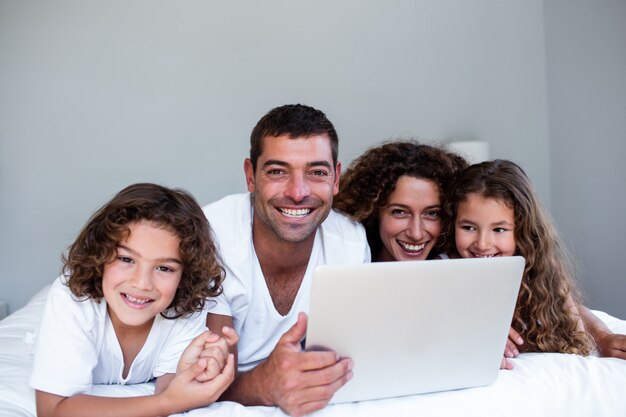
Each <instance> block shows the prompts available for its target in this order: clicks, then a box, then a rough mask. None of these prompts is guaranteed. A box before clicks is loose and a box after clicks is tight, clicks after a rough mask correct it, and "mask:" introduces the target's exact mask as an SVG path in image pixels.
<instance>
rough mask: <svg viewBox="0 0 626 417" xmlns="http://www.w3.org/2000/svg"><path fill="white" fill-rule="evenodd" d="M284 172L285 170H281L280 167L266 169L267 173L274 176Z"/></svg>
mask: <svg viewBox="0 0 626 417" xmlns="http://www.w3.org/2000/svg"><path fill="white" fill-rule="evenodd" d="M284 173H285V171H284V170H282V169H279V168H274V169H270V170H268V171H267V175H274V176H276V175H281V174H284Z"/></svg>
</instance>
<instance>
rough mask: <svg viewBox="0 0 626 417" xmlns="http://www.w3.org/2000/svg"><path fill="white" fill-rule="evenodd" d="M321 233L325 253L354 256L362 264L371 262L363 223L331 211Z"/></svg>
mask: <svg viewBox="0 0 626 417" xmlns="http://www.w3.org/2000/svg"><path fill="white" fill-rule="evenodd" d="M320 232H321V238H322V243H323V245H324V248H325V252H327V253H330V252H335V251H336V252H337V253H342V254H344V255H349V257H352V255H354V257H355V259H358V260H360V261H361V262H363V261H365V262H369V253H370V252H369V246H368V244H367V237H366V235H365V228H364V227H363V225H362V224H361V223H359V222H356V221H354V220H351V219H350V218H348V217H347V216H345V215H344V214H341V213H339V212H336V211H335V210H331V211H330V213H329V214H328V217H327V218H326V220H324V222H323V223H322V225H321V226H320Z"/></svg>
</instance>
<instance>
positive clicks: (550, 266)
mask: <svg viewBox="0 0 626 417" xmlns="http://www.w3.org/2000/svg"><path fill="white" fill-rule="evenodd" d="M473 193H476V194H479V195H481V196H483V197H485V198H492V199H496V200H499V201H502V202H504V203H505V204H506V205H507V206H508V207H510V208H511V209H512V210H513V213H514V222H515V226H514V234H515V242H516V253H517V254H519V255H521V256H523V257H524V258H525V259H526V265H525V268H524V274H523V277H522V284H521V288H520V292H519V295H518V298H517V305H516V307H515V313H514V316H513V323H512V326H513V328H515V330H517V331H518V332H519V333H520V334H521V335H522V337H523V338H524V341H525V343H526V345H527V350H529V351H539V352H560V353H575V354H581V355H587V354H589V352H590V351H591V350H592V349H593V342H592V339H591V338H590V336H589V335H588V334H587V333H586V332H585V331H584V330H581V327H580V316H579V315H578V313H577V311H575V309H576V304H575V303H576V302H577V301H578V300H579V299H580V293H579V291H578V290H577V288H576V285H575V282H574V269H573V262H572V259H571V257H570V255H569V252H568V251H567V249H566V248H565V246H564V245H563V243H562V241H561V239H560V238H559V235H558V233H557V231H556V229H555V227H554V226H553V222H552V220H551V218H550V216H549V214H548V213H547V212H546V210H545V209H544V208H543V206H542V205H541V203H540V201H539V199H538V198H537V196H536V193H535V191H534V190H533V187H532V184H531V182H530V180H529V178H528V176H527V175H526V173H525V172H524V171H523V170H522V168H521V167H519V166H518V165H517V164H515V163H514V162H511V161H507V160H494V161H489V162H483V163H480V164H476V165H472V166H470V167H468V168H467V169H466V170H465V171H464V172H463V173H462V175H461V177H460V178H459V179H458V180H457V182H456V183H455V185H454V187H453V188H452V189H451V190H450V192H449V193H448V195H447V196H446V201H445V204H444V211H445V217H444V218H445V220H444V225H443V233H442V236H443V237H444V239H443V240H444V246H445V249H446V250H447V251H448V252H449V253H450V254H451V255H452V256H453V257H454V256H459V255H458V251H457V249H456V245H455V242H454V230H455V218H456V214H457V209H458V206H459V204H460V203H461V202H463V201H465V199H466V198H467V196H468V195H470V194H473Z"/></svg>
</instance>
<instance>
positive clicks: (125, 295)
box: [124, 294, 152, 304]
mask: <svg viewBox="0 0 626 417" xmlns="http://www.w3.org/2000/svg"><path fill="white" fill-rule="evenodd" d="M124 297H126V299H127V300H129V301H131V302H133V303H137V304H146V303H149V302H150V301H152V300H149V299H145V300H142V299H140V298H135V297H133V296H132V295H128V294H124Z"/></svg>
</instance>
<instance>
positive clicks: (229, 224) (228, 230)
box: [202, 193, 252, 246]
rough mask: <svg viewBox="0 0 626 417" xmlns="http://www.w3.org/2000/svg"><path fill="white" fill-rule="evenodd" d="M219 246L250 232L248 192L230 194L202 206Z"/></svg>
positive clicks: (239, 238) (250, 219) (237, 239)
mask: <svg viewBox="0 0 626 417" xmlns="http://www.w3.org/2000/svg"><path fill="white" fill-rule="evenodd" d="M202 211H203V212H204V215H205V216H206V218H207V220H208V221H209V224H210V225H211V229H212V230H213V234H214V236H215V239H216V240H217V242H216V243H218V245H219V246H223V245H229V244H230V243H232V242H231V241H232V240H235V242H234V243H236V242H237V241H240V240H241V238H242V236H245V235H251V234H252V226H251V225H252V215H251V203H250V194H249V193H241V194H231V195H228V196H226V197H223V198H221V199H220V200H217V201H215V202H213V203H210V204H207V205H206V206H204V207H202Z"/></svg>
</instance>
